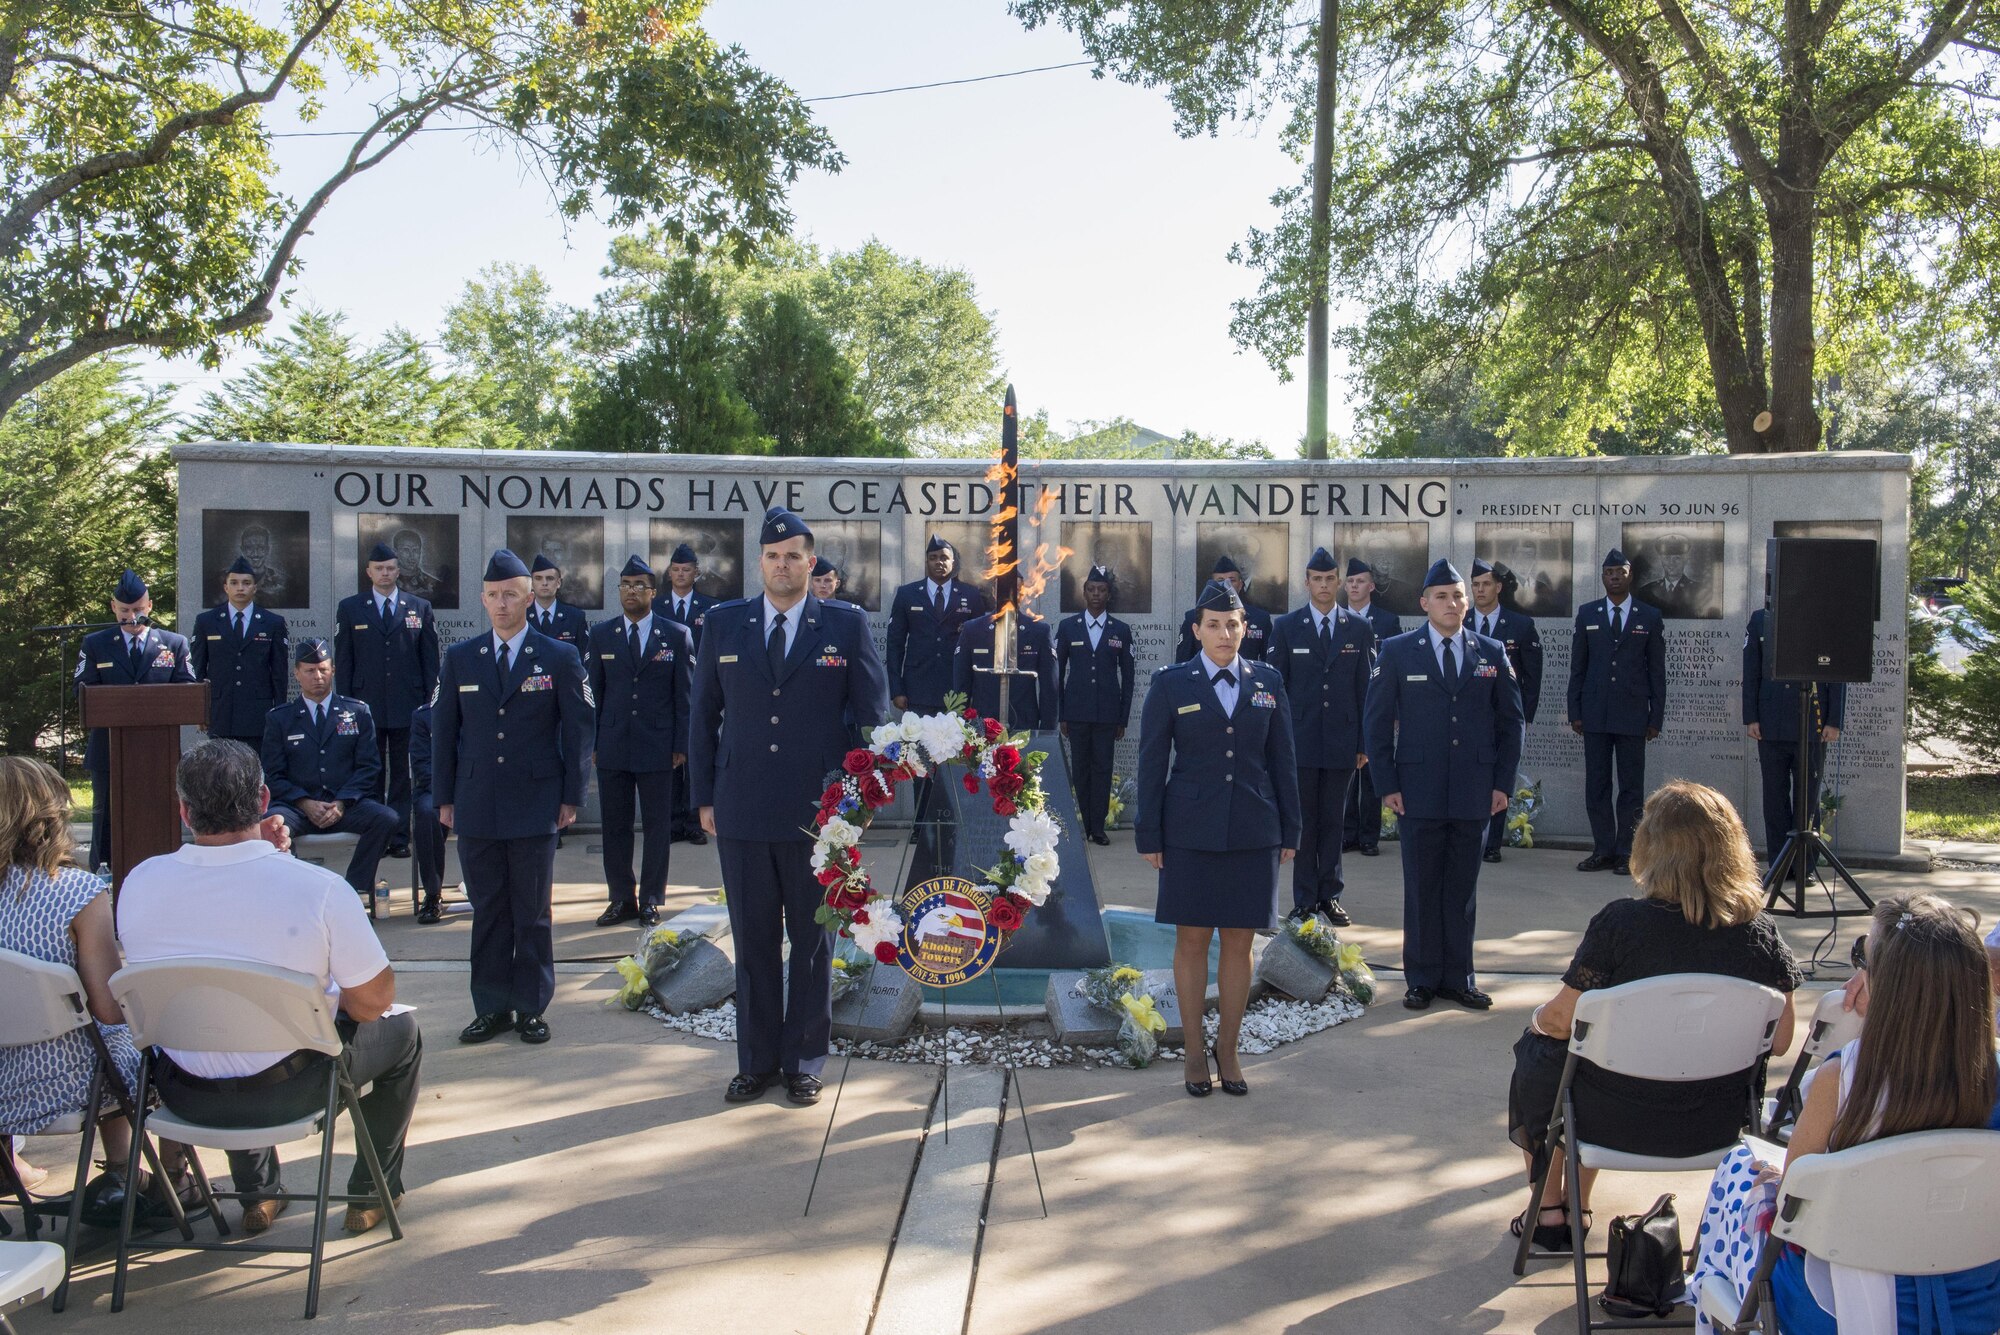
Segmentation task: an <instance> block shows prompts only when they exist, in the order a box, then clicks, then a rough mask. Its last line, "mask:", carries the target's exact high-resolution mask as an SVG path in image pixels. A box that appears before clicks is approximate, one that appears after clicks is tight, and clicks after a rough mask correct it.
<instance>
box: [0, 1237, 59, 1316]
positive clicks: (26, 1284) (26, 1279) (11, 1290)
mask: <svg viewBox="0 0 2000 1335" xmlns="http://www.w3.org/2000/svg"><path fill="white" fill-rule="evenodd" d="M68 1276H69V1261H68V1258H67V1257H65V1256H64V1255H63V1249H62V1248H60V1247H58V1246H56V1245H55V1244H54V1243H53V1242H0V1335H14V1323H13V1322H11V1321H9V1320H8V1319H7V1316H8V1314H9V1313H11V1312H18V1311H20V1310H21V1309H22V1308H24V1307H33V1306H34V1305H35V1304H36V1303H38V1302H40V1301H41V1300H42V1299H44V1298H46V1297H48V1296H49V1289H50V1287H51V1286H55V1287H56V1288H57V1289H58V1290H60V1288H61V1286H62V1285H64V1284H66V1283H68ZM56 1310H57V1311H61V1310H62V1309H61V1308H57V1309H56Z"/></svg>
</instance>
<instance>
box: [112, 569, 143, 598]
mask: <svg viewBox="0 0 2000 1335" xmlns="http://www.w3.org/2000/svg"><path fill="white" fill-rule="evenodd" d="M111 596H112V597H113V598H116V599H117V600H118V601H119V602H121V603H136V602H138V601H139V600H140V599H141V598H144V597H145V596H146V581H145V580H143V579H140V578H139V572H138V571H136V570H127V571H126V572H125V573H124V574H122V575H120V576H119V577H118V587H117V588H115V589H113V590H112V591H111Z"/></svg>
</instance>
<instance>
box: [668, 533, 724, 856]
mask: <svg viewBox="0 0 2000 1335" xmlns="http://www.w3.org/2000/svg"><path fill="white" fill-rule="evenodd" d="M700 578H701V561H700V560H699V559H698V558H697V557H696V556H695V554H694V548H692V547H690V546H688V545H687V544H686V543H681V544H680V545H679V546H677V547H675V548H674V550H673V554H672V556H670V557H669V558H668V560H667V587H666V588H664V589H661V590H660V593H659V596H658V597H656V598H655V599H653V611H654V612H655V613H657V614H659V615H661V616H664V617H666V618H667V619H668V620H670V621H678V622H680V623H681V624H682V625H683V626H686V627H687V629H688V635H689V637H690V638H691V641H692V643H693V644H694V651H695V653H697V654H699V653H700V652H701V628H702V622H703V620H704V619H705V618H706V617H707V616H708V609H709V608H711V607H714V606H715V605H716V604H717V603H719V602H721V601H722V600H721V599H720V598H711V597H709V596H708V595H707V594H705V593H703V592H701V591H700V590H699V589H697V588H695V586H694V584H695V581H696V580H697V579H700ZM683 839H685V840H687V842H689V843H691V844H705V843H707V842H708V836H707V835H705V834H703V833H702V832H701V825H700V824H699V823H698V822H697V821H696V820H695V818H694V807H693V805H692V804H690V803H689V801H688V774H687V766H686V764H680V765H676V766H675V767H674V842H676V843H679V842H680V841H681V840H683Z"/></svg>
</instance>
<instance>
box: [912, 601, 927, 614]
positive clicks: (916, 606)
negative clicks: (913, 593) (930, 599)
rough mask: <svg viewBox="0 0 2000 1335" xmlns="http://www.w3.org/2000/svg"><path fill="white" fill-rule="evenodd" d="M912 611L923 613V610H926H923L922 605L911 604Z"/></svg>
mask: <svg viewBox="0 0 2000 1335" xmlns="http://www.w3.org/2000/svg"><path fill="white" fill-rule="evenodd" d="M910 610H911V611H912V612H921V611H923V610H924V608H923V606H922V605H921V604H918V603H912V604H910Z"/></svg>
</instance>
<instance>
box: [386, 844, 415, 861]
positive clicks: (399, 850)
mask: <svg viewBox="0 0 2000 1335" xmlns="http://www.w3.org/2000/svg"><path fill="white" fill-rule="evenodd" d="M382 856H383V857H385V858H406V857H408V856H410V846H409V845H408V844H407V843H396V844H390V845H389V847H388V848H386V849H384V850H383V852H382Z"/></svg>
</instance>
